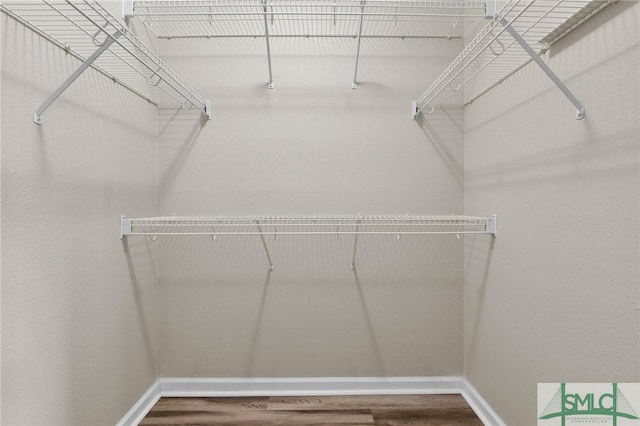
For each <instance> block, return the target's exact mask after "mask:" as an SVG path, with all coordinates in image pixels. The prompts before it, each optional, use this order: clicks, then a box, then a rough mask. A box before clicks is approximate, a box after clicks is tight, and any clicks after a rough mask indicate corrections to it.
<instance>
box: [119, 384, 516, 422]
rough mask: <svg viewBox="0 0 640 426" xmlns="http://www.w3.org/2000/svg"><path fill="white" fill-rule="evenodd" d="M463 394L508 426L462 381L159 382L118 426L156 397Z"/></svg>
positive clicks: (485, 416) (486, 418)
mask: <svg viewBox="0 0 640 426" xmlns="http://www.w3.org/2000/svg"><path fill="white" fill-rule="evenodd" d="M402 394H461V395H462V396H463V397H464V399H465V400H466V401H467V403H468V404H469V406H470V407H471V408H472V409H473V411H474V412H475V413H476V414H477V416H478V417H479V418H480V420H482V422H483V423H484V424H485V425H490V426H506V424H505V423H504V422H503V421H502V420H501V419H500V417H498V415H497V414H496V413H495V411H493V409H492V408H491V407H490V406H489V404H488V403H487V401H485V400H484V398H482V396H480V394H479V393H478V391H476V389H475V388H474V387H473V386H472V385H471V383H469V382H468V381H467V380H463V379H462V377H458V376H451V377H272V378H269V377H266V378H199V377H183V378H160V379H158V380H157V381H156V382H155V383H154V384H153V385H151V387H150V388H149V389H148V390H147V391H146V392H145V393H144V395H142V397H140V399H139V400H138V402H136V403H135V404H134V405H133V407H131V409H130V410H129V411H128V412H127V414H125V415H124V417H123V418H122V419H121V420H120V421H119V422H118V423H117V426H129V425H137V424H138V423H140V422H141V421H142V419H143V418H144V416H146V415H147V413H148V412H149V411H150V410H151V408H152V407H153V406H154V405H155V403H156V402H158V400H159V399H160V397H225V396H227V397H228V396H310V395H402Z"/></svg>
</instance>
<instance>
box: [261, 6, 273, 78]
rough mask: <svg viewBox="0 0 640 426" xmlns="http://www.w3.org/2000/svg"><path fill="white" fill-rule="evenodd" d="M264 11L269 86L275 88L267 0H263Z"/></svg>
mask: <svg viewBox="0 0 640 426" xmlns="http://www.w3.org/2000/svg"><path fill="white" fill-rule="evenodd" d="M262 4H263V6H262V8H263V11H264V15H263V16H264V39H265V40H266V42H267V61H268V63H269V84H267V88H269V89H273V74H272V72H271V46H270V45H269V24H268V23H267V1H266V0H263V1H262Z"/></svg>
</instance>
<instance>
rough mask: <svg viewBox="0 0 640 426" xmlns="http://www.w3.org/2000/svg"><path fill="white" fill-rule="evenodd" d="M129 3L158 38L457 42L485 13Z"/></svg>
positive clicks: (312, 3)
mask: <svg viewBox="0 0 640 426" xmlns="http://www.w3.org/2000/svg"><path fill="white" fill-rule="evenodd" d="M128 1H129V5H130V6H129V12H128V15H129V16H135V17H138V18H140V19H141V20H142V21H143V22H144V23H145V24H146V25H147V26H148V27H149V29H150V30H151V31H152V32H154V33H155V34H156V35H157V36H158V37H160V38H199V37H203V38H217V37H252V38H257V37H266V36H268V37H271V38H273V37H349V38H357V37H358V34H359V33H361V37H362V38H393V37H397V38H460V36H461V31H462V24H463V23H464V22H465V21H468V20H469V19H472V18H477V17H484V12H485V2H484V1H472V0H458V1H444V0H440V1H434V0H398V1H393V0H168V1H167V0H128ZM265 17H266V23H267V24H268V26H267V30H268V35H267V34H266V33H265ZM361 21H362V22H361ZM360 27H361V29H360Z"/></svg>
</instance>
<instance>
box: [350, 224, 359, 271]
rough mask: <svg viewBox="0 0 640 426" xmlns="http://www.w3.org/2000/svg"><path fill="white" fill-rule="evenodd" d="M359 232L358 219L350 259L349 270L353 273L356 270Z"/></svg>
mask: <svg viewBox="0 0 640 426" xmlns="http://www.w3.org/2000/svg"><path fill="white" fill-rule="evenodd" d="M358 231H360V219H358V223H357V225H356V232H355V238H354V241H353V257H352V258H351V270H352V271H355V270H356V253H357V250H358V234H359V232H358Z"/></svg>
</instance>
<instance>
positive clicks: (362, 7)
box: [351, 0, 366, 89]
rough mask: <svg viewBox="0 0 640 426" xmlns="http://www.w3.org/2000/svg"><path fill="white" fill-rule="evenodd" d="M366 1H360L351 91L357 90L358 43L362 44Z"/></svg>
mask: <svg viewBox="0 0 640 426" xmlns="http://www.w3.org/2000/svg"><path fill="white" fill-rule="evenodd" d="M365 2H366V0H362V2H361V6H360V8H361V11H362V14H361V15H360V23H359V24H358V47H357V49H356V69H355V71H354V72H353V83H351V88H352V89H357V88H358V62H359V61H360V43H361V42H362V21H363V20H364V7H365Z"/></svg>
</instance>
